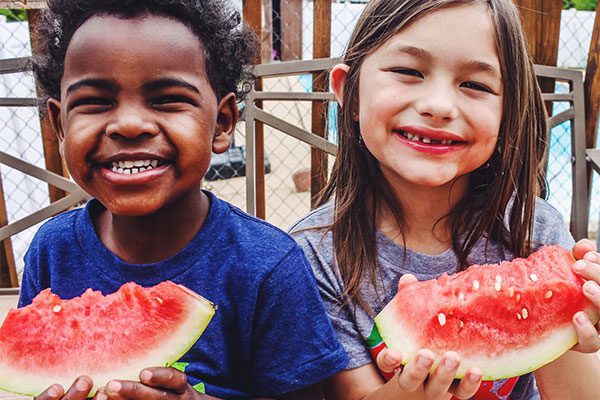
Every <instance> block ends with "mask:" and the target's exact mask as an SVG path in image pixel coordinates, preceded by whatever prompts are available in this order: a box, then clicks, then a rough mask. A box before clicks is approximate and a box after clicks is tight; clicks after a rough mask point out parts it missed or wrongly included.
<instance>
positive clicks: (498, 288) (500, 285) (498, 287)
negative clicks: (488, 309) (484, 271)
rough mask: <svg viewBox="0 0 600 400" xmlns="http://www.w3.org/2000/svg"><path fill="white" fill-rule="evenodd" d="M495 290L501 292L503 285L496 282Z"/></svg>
mask: <svg viewBox="0 0 600 400" xmlns="http://www.w3.org/2000/svg"><path fill="white" fill-rule="evenodd" d="M494 288H496V292H499V291H500V289H501V288H502V283H501V282H498V281H496V284H495V285H494Z"/></svg>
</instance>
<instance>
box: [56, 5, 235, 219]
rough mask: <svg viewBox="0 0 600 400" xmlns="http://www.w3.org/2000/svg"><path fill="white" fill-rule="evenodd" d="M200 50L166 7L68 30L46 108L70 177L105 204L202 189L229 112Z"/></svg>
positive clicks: (139, 209) (189, 197) (138, 202)
mask: <svg viewBox="0 0 600 400" xmlns="http://www.w3.org/2000/svg"><path fill="white" fill-rule="evenodd" d="M107 26H110V27H111V29H110V32H106V27H107ZM203 54H204V50H203V47H202V43H201V42H200V40H199V39H198V38H197V37H196V36H195V35H194V34H193V32H192V31H191V30H189V29H188V28H187V27H186V26H185V25H183V24H182V23H180V22H178V21H175V20H173V19H169V18H166V17H160V16H154V15H145V16H141V17H137V18H133V19H120V18H118V17H115V16H95V17H92V18H90V19H89V20H88V21H86V22H85V23H84V24H83V25H82V26H81V27H80V28H79V29H78V30H77V31H76V32H75V34H74V36H73V38H72V40H71V42H70V44H69V47H68V50H67V54H66V58H65V69H64V75H63V78H62V81H61V100H60V103H59V102H58V101H57V100H50V101H49V111H50V115H51V118H52V120H53V121H54V124H55V126H56V128H57V131H58V132H59V140H60V145H61V151H62V154H63V156H64V158H65V161H66V164H67V167H68V169H69V172H70V173H71V175H72V176H73V179H74V180H75V181H76V182H77V183H78V184H79V185H80V186H81V187H82V188H83V189H84V190H85V191H86V192H88V193H89V194H91V195H92V196H94V197H95V198H97V199H98V200H99V201H100V202H101V203H102V204H103V205H104V206H105V207H106V208H107V209H108V210H109V211H110V212H111V213H112V214H114V215H123V216H143V215H149V214H153V213H156V212H158V211H160V210H163V209H164V207H165V206H169V205H173V203H177V204H178V206H177V207H182V206H183V208H185V206H184V205H183V204H182V203H181V202H183V203H185V202H187V201H190V202H191V203H194V202H197V201H198V199H199V196H202V195H201V192H200V183H201V181H202V179H203V177H204V174H205V173H206V170H207V169H208V165H209V162H210V157H211V151H214V152H215V153H220V152H223V151H225V150H226V149H227V148H228V147H229V145H230V143H231V135H232V132H233V128H234V126H235V122H236V118H237V108H236V105H235V99H234V96H233V94H229V95H226V96H224V97H223V99H222V100H221V101H219V100H218V99H217V97H216V94H215V91H214V89H213V88H212V86H211V83H210V81H209V78H208V76H207V73H206V67H205V59H204V56H203ZM191 203H190V204H191ZM194 204H197V203H194Z"/></svg>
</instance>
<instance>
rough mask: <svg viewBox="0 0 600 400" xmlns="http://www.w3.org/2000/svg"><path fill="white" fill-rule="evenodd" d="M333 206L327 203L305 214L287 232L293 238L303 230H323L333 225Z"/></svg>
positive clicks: (331, 203)
mask: <svg viewBox="0 0 600 400" xmlns="http://www.w3.org/2000/svg"><path fill="white" fill-rule="evenodd" d="M333 214H334V204H333V202H329V203H327V204H324V205H322V206H320V207H318V208H315V209H314V210H313V211H311V212H309V213H308V214H306V215H305V216H304V217H302V218H300V219H299V220H298V221H296V222H295V223H294V224H293V225H292V226H291V227H290V229H289V230H288V232H289V233H290V234H291V235H292V236H293V235H295V234H296V233H299V232H301V231H304V230H311V229H323V228H327V227H329V226H330V225H331V224H332V223H333Z"/></svg>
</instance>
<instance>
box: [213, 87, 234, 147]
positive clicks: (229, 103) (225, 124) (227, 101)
mask: <svg viewBox="0 0 600 400" xmlns="http://www.w3.org/2000/svg"><path fill="white" fill-rule="evenodd" d="M237 121H238V106H237V102H236V101H235V94H234V93H228V94H226V95H225V96H223V98H222V99H221V101H219V106H218V110H217V128H216V130H215V135H214V137H213V143H212V150H213V153H216V154H220V153H224V152H225V151H227V149H228V148H229V146H231V141H232V140H233V133H234V132H235V126H236V124H237Z"/></svg>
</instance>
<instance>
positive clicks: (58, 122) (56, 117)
mask: <svg viewBox="0 0 600 400" xmlns="http://www.w3.org/2000/svg"><path fill="white" fill-rule="evenodd" d="M47 107H48V118H49V119H50V125H51V126H52V129H54V133H55V134H56V137H57V138H58V150H59V151H60V154H61V155H63V146H64V143H65V131H64V129H63V123H62V115H61V113H60V110H61V106H60V101H58V100H56V99H53V98H49V99H48V102H47Z"/></svg>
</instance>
